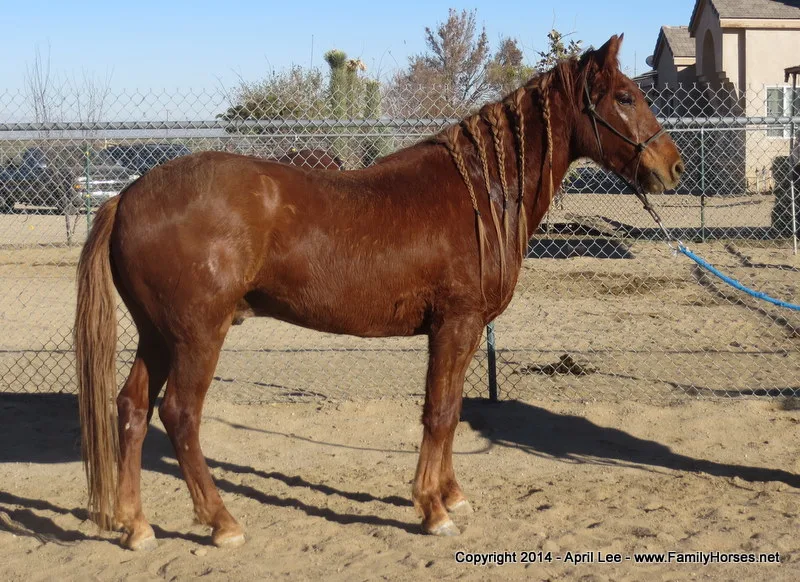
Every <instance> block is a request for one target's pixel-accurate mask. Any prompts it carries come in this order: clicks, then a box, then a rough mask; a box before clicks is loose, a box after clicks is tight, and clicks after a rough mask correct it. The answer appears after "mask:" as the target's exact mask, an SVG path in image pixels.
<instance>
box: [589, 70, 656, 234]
mask: <svg viewBox="0 0 800 582" xmlns="http://www.w3.org/2000/svg"><path fill="white" fill-rule="evenodd" d="M583 94H584V96H585V97H586V114H587V115H588V116H589V119H591V120H592V128H593V129H594V136H595V138H596V139H597V149H598V150H600V158H601V159H602V158H604V157H605V154H604V153H603V143H602V142H601V141H600V130H599V129H598V128H597V124H598V122H599V123H600V124H602V125H603V126H605V127H606V129H608V130H609V131H610V132H611V133H613V134H614V135H616V136H617V137H618V138H620V139H621V140H622V141H624V142H625V143H627V144H630V145H632V146H633V147H634V149H635V150H636V154H637V156H636V168H635V169H634V172H633V176H634V180H635V179H636V176H638V175H639V165H640V164H641V162H642V154H644V150H646V149H647V146H649V145H650V144H651V143H653V142H654V141H656V140H657V139H658V138H660V137H661V136H662V135H664V134H665V133H666V130H665V129H664V128H663V127H662V128H661V129H660V130H659V131H657V132H656V133H655V134H653V135H652V136H650V137H649V138H647V139H646V140H645V141H641V142H636V141H633V140H632V139H631V138H629V137H628V136H627V135H624V134H623V133H621V132H620V131H619V130H618V129H617V128H615V127H614V126H613V125H611V124H610V123H609V122H608V121H606V120H605V119H603V116H602V115H600V114H599V113H598V112H597V107H595V104H594V103H592V97H591V95H589V83H588V81H584V83H583ZM612 171H613V172H614V173H615V174H616V175H617V177H619V178H620V179H621V180H622V181H623V182H625V184H627V186H628V187H629V188H630V189H631V190H633V193H634V194H636V197H637V198H638V199H639V200H640V201H641V203H642V205H644V209H645V210H647V212H649V213H650V216H652V217H653V219H654V220H655V221H656V222H657V223H658V225H659V226H660V227H661V229H662V230H663V231H664V232H665V233H666V230H665V229H664V227H663V226H662V224H661V217H660V216H659V215H658V212H656V209H655V208H653V206H652V205H651V204H650V201H649V200H648V199H647V194H645V192H644V191H642V190H641V189H640V188H639V186H638V185H637V184H635V183H633V182H631V181H630V180H628V179H627V178H626V177H625V176H623V175H622V174H620V173H619V172H617V171H616V170H612ZM667 237H668V240H669V235H667Z"/></svg>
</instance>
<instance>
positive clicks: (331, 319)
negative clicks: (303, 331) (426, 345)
mask: <svg viewBox="0 0 800 582" xmlns="http://www.w3.org/2000/svg"><path fill="white" fill-rule="evenodd" d="M427 312H428V309H427V305H426V302H425V301H424V300H421V298H420V297H402V296H401V297H392V298H387V297H368V296H361V297H358V296H355V297H353V296H350V297H345V296H341V295H340V296H337V295H332V296H330V295H329V296H323V294H320V296H316V294H313V293H303V292H302V291H298V292H297V293H294V294H292V296H291V297H286V298H281V297H280V296H278V295H277V294H275V295H273V294H270V293H267V292H264V291H253V292H251V293H248V294H247V295H245V297H244V299H243V300H242V301H241V302H240V304H239V306H238V309H237V314H236V317H234V321H235V322H237V323H240V322H241V320H242V319H244V318H245V317H247V316H256V317H273V318H275V319H279V320H281V321H285V322H287V323H292V324H295V325H299V326H302V327H305V328H309V329H314V330H317V331H323V332H328V333H337V334H347V335H355V336H359V337H387V336H410V335H418V334H421V333H425V332H426V329H425V325H426V321H427V316H426V314H427ZM237 320H238V321H237Z"/></svg>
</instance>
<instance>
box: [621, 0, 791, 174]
mask: <svg viewBox="0 0 800 582" xmlns="http://www.w3.org/2000/svg"><path fill="white" fill-rule="evenodd" d="M648 64H650V66H651V67H652V69H653V70H652V71H650V72H649V73H648V74H646V75H643V76H642V77H640V78H638V79H637V80H638V81H639V82H640V85H642V87H643V88H649V89H650V90H651V91H652V94H653V95H655V98H654V104H655V105H656V108H657V110H659V112H660V113H662V114H664V115H665V116H686V115H689V116H697V115H704V114H705V115H712V116H713V115H717V116H734V117H736V116H748V117H786V116H788V115H789V114H790V111H791V103H790V97H791V90H790V88H789V85H788V84H787V83H786V82H785V69H786V68H787V67H791V66H794V65H798V64H800V0H697V1H696V2H695V5H694V9H693V10H692V14H691V16H690V18H689V24H688V26H663V27H662V28H661V30H660V31H659V34H658V38H657V40H656V45H655V50H654V52H653V55H652V57H649V59H648ZM695 84H697V85H699V86H700V87H702V88H703V89H699V90H698V89H693V90H692V91H693V92H692V95H687V93H686V91H685V90H682V89H681V88H680V87H681V86H682V87H683V88H686V87H692V86H693V85H695ZM796 105H797V103H796ZM764 127H765V129H763V130H759V131H753V130H752V128H750V130H748V131H741V132H729V133H728V134H727V135H718V136H715V137H711V136H707V137H704V139H705V140H709V139H710V140H711V141H710V143H709V142H708V141H706V143H705V144H704V146H703V147H705V148H706V149H708V148H709V147H710V148H711V149H712V150H718V155H717V157H721V156H724V157H726V158H727V160H728V162H727V165H726V167H725V168H724V171H725V172H728V173H729V174H730V172H733V171H734V169H735V168H737V167H740V168H743V169H744V175H742V176H741V179H742V180H741V181H742V184H743V185H744V187H745V188H748V189H752V188H751V186H752V183H753V182H754V181H755V182H756V183H759V181H760V180H759V176H763V175H765V174H766V173H768V171H769V168H770V164H771V163H772V160H773V159H774V158H775V156H779V155H786V154H788V142H789V131H788V129H787V128H783V127H775V126H772V127H768V126H764ZM695 141H696V140H695ZM718 170H723V169H722V168H719V169H718Z"/></svg>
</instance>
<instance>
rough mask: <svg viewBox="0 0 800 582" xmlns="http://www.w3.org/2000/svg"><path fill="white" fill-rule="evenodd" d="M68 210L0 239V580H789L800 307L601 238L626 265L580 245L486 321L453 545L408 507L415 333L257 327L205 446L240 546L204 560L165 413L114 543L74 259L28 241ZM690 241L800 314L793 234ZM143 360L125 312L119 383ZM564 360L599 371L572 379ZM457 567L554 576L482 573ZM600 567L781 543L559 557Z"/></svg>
mask: <svg viewBox="0 0 800 582" xmlns="http://www.w3.org/2000/svg"><path fill="white" fill-rule="evenodd" d="M720 204H722V202H720ZM754 208H755V206H754ZM689 210H691V212H692V213H694V212H695V211H696V210H697V209H696V208H693V209H689ZM689 210H687V212H689ZM764 213H765V216H766V215H768V210H765V211H764ZM0 218H2V217H0ZM20 219H21V217H11V218H10V220H12V221H13V220H20ZM56 219H57V217H38V218H35V219H34V218H33V217H31V218H29V219H28V221H29V222H27V223H23V222H20V224H19V225H18V226H20V228H19V231H18V234H19V236H20V237H21V238H20V241H18V242H19V244H24V245H28V247H27V248H19V247H17V246H7V247H2V248H0V297H3V298H4V300H3V301H2V302H0V445H2V446H0V556H1V557H2V559H1V560H0V579H2V580H25V581H26V582H28V581H30V580H51V579H53V578H61V579H63V580H86V579H97V580H156V579H165V580H189V579H195V578H199V577H202V578H204V579H208V580H227V579H271V578H286V579H315V580H316V579H321V578H325V579H334V580H336V579H342V580H344V579H347V580H353V579H355V580H359V579H361V580H367V579H380V578H384V579H392V580H395V579H399V580H418V579H428V578H443V579H454V578H459V579H460V578H464V579H468V580H472V579H475V580H482V579H487V578H510V579H514V578H523V577H525V578H530V579H534V580H536V579H540V580H575V579H582V580H642V579H647V580H684V579H692V578H696V579H710V580H743V579H744V580H796V579H798V578H800V544H798V543H797V531H798V525H800V497H798V491H800V461H799V460H798V458H797V455H796V451H797V446H796V443H797V442H798V437H800V434H799V432H800V428H798V423H800V412H798V411H797V410H796V409H797V407H798V401H797V398H796V396H800V374H798V370H800V314H798V313H794V312H786V311H782V310H779V309H778V308H773V307H771V306H769V305H766V304H763V303H761V302H758V301H756V300H753V299H749V298H747V297H746V296H742V295H740V294H738V293H737V292H734V291H731V290H730V289H729V288H727V287H725V286H724V285H722V284H721V283H719V282H718V281H717V280H715V279H712V278H709V277H708V276H706V275H704V274H703V273H702V272H701V271H699V270H698V269H697V268H696V267H695V266H694V265H693V264H692V263H691V262H690V261H688V259H685V258H683V257H677V258H675V257H672V256H670V253H669V252H668V249H666V247H665V246H664V245H663V244H661V243H647V242H638V243H635V244H634V245H632V246H629V241H627V242H626V241H624V240H620V239H616V238H614V237H613V236H609V237H607V238H601V239H598V240H595V242H593V243H588V242H587V244H595V245H598V244H599V245H601V246H603V247H606V246H607V247H608V248H611V247H612V246H615V248H616V247H619V246H620V245H621V248H622V249H623V250H625V249H627V250H626V253H627V254H628V255H629V258H625V259H617V260H610V259H608V260H607V259H604V260H600V259H597V258H592V257H591V256H587V255H591V254H592V253H587V252H583V251H585V250H586V249H583V251H581V252H576V253H575V254H574V255H572V256H570V258H566V259H541V260H528V261H526V262H525V264H524V266H523V271H522V273H521V276H520V282H519V286H518V289H517V293H516V297H515V300H514V301H513V303H512V304H511V306H510V307H509V309H508V310H507V311H506V313H505V314H503V316H502V317H500V318H499V319H498V321H497V347H498V354H497V356H498V362H499V366H498V375H499V389H500V395H501V398H502V399H503V401H502V402H501V403H499V404H490V403H487V402H484V401H481V400H477V399H475V400H469V401H468V403H467V406H466V408H465V411H464V414H463V419H464V422H462V424H461V426H460V428H459V432H458V436H457V442H456V451H457V457H456V466H457V471H458V474H459V476H460V480H461V483H462V486H463V487H464V489H465V491H466V492H467V494H468V495H469V496H470V497H471V500H472V502H473V505H474V507H475V509H476V512H475V513H474V514H472V515H469V516H458V517H457V518H456V521H457V523H458V525H459V526H460V527H461V528H462V530H463V533H462V535H461V536H460V537H459V538H457V539H435V538H431V537H427V536H423V535H421V534H420V528H419V525H418V522H417V518H416V516H415V515H414V511H413V509H412V507H411V505H410V501H409V498H410V481H411V479H412V477H413V473H414V468H415V464H416V454H417V447H418V445H419V441H420V437H421V429H420V425H419V415H420V412H421V406H420V403H421V399H422V392H423V377H424V371H425V353H424V348H425V340H424V338H410V339H404V338H400V339H380V340H362V339H357V338H348V337H342V336H332V335H326V334H318V333H315V332H310V331H306V330H301V329H299V328H294V327H291V326H287V325H284V324H281V323H278V322H273V321H268V320H257V319H252V320H248V321H246V322H245V323H244V324H243V325H241V326H237V327H235V328H233V329H232V330H231V332H230V334H229V337H228V340H227V342H226V345H225V349H224V352H223V355H222V358H221V360H220V364H219V367H218V370H217V375H216V378H215V381H214V383H213V384H212V387H211V390H210V392H209V397H208V400H207V407H206V413H205V417H204V418H205V420H204V424H203V432H202V441H203V444H204V447H205V452H206V454H207V456H208V458H209V465H210V466H211V467H212V471H213V473H214V475H215V477H216V479H217V482H218V484H219V487H220V490H221V492H222V495H223V497H224V499H225V501H226V503H227V504H228V506H229V509H230V510H231V511H232V512H233V513H234V515H236V516H237V517H238V518H239V519H240V520H241V522H242V524H243V525H244V526H245V528H246V530H247V534H248V537H249V540H248V543H247V544H246V545H245V546H244V547H243V548H240V549H237V550H231V551H222V550H217V549H215V548H213V547H211V546H210V545H208V543H209V539H208V535H207V534H208V532H206V531H205V530H204V528H202V527H199V526H196V525H193V524H192V512H191V503H190V499H189V496H188V493H187V491H186V488H185V486H184V484H183V482H182V480H181V479H180V478H179V476H178V470H177V465H176V462H175V461H174V456H173V454H172V451H171V450H170V447H169V444H168V442H167V439H166V437H165V435H164V433H163V429H162V428H161V426H160V424H159V423H158V421H155V424H154V426H153V429H152V430H151V433H150V435H149V437H148V441H147V443H146V454H145V460H144V466H145V472H144V477H143V498H144V502H145V510H146V512H147V514H148V516H149V517H150V519H151V521H152V522H153V524H154V526H156V527H157V530H156V531H157V535H158V537H159V538H160V545H159V546H158V548H157V549H155V550H154V551H152V552H148V553H146V554H134V553H131V552H126V551H123V550H122V549H120V548H119V547H118V545H117V544H116V536H112V535H105V534H102V535H101V534H99V533H98V532H97V531H96V529H95V528H94V526H93V525H92V524H91V523H90V522H89V521H87V519H86V518H87V514H86V512H85V510H84V509H83V507H84V505H85V485H84V480H83V475H82V469H81V467H80V463H79V450H78V426H77V420H76V417H77V414H76V411H75V408H76V402H75V397H74V395H72V393H71V392H72V391H73V390H74V380H73V374H72V367H73V360H72V355H71V342H70V329H71V324H72V318H73V309H74V307H73V306H74V302H75V296H74V293H75V291H74V270H75V262H76V259H77V253H78V249H77V248H65V247H59V246H49V245H48V244H42V245H40V246H31V241H32V240H33V239H31V240H28V239H27V238H25V237H28V236H31V237H33V236H34V235H33V234H29V233H33V232H35V231H36V229H37V228H40V227H42V225H47V224H48V221H50V222H52V221H53V220H56ZM763 219H764V216H762V217H760V218H758V220H755V219H754V222H753V224H756V222H763ZM687 220H688V219H687ZM1 226H2V224H0V227H1ZM722 226H724V224H723V225H722ZM30 227H33V228H30ZM26 229H27V230H26ZM53 232H55V231H53ZM612 234H613V233H612ZM53 236H56V235H55V234H54V235H53ZM15 244H16V243H15ZM691 246H692V247H693V248H694V249H695V250H697V251H698V252H699V253H700V254H701V255H703V256H704V257H705V258H707V259H708V260H709V261H711V262H712V263H714V264H715V265H717V266H718V267H719V268H721V269H722V270H724V271H725V272H728V273H730V274H732V275H733V276H735V277H737V278H738V279H740V280H741V281H743V282H744V283H745V284H748V285H750V286H752V287H755V288H757V289H759V290H762V291H765V292H768V293H770V294H772V295H774V296H776V297H780V298H782V299H785V300H787V301H793V302H795V303H797V302H800V285H798V278H797V273H798V271H800V262H798V261H800V259H798V258H797V257H793V256H792V255H791V252H790V250H789V249H788V248H787V246H786V243H785V241H784V242H783V243H781V245H776V244H775V243H773V242H765V243H760V242H757V241H749V242H748V241H738V242H736V243H735V244H730V243H727V244H726V243H723V242H712V243H705V244H702V243H697V244H695V243H692V244H691ZM595 250H597V249H595ZM134 347H135V332H134V331H133V330H132V329H131V328H130V324H129V322H128V321H127V320H126V319H125V318H124V317H122V319H121V320H120V349H121V352H120V359H119V371H120V380H121V379H122V378H123V377H124V374H125V373H126V372H127V366H128V363H129V360H130V358H131V350H132V349H134ZM564 354H568V355H569V356H570V358H572V360H573V361H574V362H576V363H577V365H578V369H579V370H580V371H582V372H585V373H584V374H582V375H578V374H575V373H560V371H561V370H560V368H559V367H558V366H557V365H556V364H557V363H558V362H559V359H560V358H561V357H562V356H563V355H564ZM485 367H486V355H485V352H481V353H480V354H479V355H478V357H476V360H475V362H474V364H473V367H472V369H471V371H470V374H469V376H468V379H467V384H466V386H465V393H466V394H467V395H468V396H473V397H474V396H480V395H486V372H485ZM573 371H574V370H573ZM719 397H727V398H722V399H720V398H719ZM458 551H466V552H505V551H509V552H516V553H517V555H516V558H517V561H521V560H522V559H523V555H522V553H523V552H531V551H533V552H538V551H542V552H544V553H545V555H546V554H547V552H550V555H551V557H552V559H553V561H552V562H549V563H536V564H528V565H526V564H520V563H517V564H506V565H503V566H496V565H495V566H488V567H476V566H472V565H466V564H459V563H457V562H456V561H455V558H454V556H455V553H456V552H458ZM587 551H593V552H597V551H602V552H605V553H608V552H619V553H620V554H621V555H622V556H623V559H624V557H626V556H630V557H631V558H633V556H634V553H636V552H644V551H653V552H668V551H680V552H699V551H705V552H756V553H758V552H780V555H781V560H782V563H781V564H780V565H738V564H712V565H708V566H700V565H686V564H670V565H662V566H643V565H636V564H633V563H632V562H631V561H628V560H625V561H624V562H623V563H622V564H616V565H614V564H598V563H595V564H588V565H586V564H584V565H574V564H570V563H565V561H564V557H565V556H567V552H572V553H575V552H587ZM559 557H560V558H561V560H559V559H558V558H559Z"/></svg>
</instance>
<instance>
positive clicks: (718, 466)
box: [0, 393, 800, 543]
mask: <svg viewBox="0 0 800 582" xmlns="http://www.w3.org/2000/svg"><path fill="white" fill-rule="evenodd" d="M462 419H463V420H464V421H465V422H466V423H467V424H469V426H470V427H471V428H472V429H473V430H476V431H478V432H480V433H481V434H482V435H483V436H484V437H485V438H486V439H487V440H489V442H490V447H489V448H491V447H492V446H505V447H514V448H518V449H520V450H523V451H526V452H529V453H531V454H535V455H544V456H547V457H549V458H554V459H558V460H563V461H565V462H575V463H602V464H612V465H625V466H636V467H639V468H644V469H647V468H658V467H663V468H668V469H674V470H679V471H689V472H704V473H708V474H710V475H715V476H720V477H739V478H740V479H743V480H746V481H782V482H784V483H787V484H788V485H791V486H792V487H800V476H798V475H795V474H793V473H789V472H787V471H783V470H779V469H766V468H761V467H751V466H746V465H738V464H726V463H718V462H715V461H709V460H705V459H696V458H693V457H689V456H685V455H680V454H677V453H674V452H672V451H671V450H670V449H669V448H668V447H666V446H664V445H662V444H660V443H658V442H655V441H649V440H645V439H640V438H637V437H634V436H632V435H630V434H628V433H626V432H624V431H621V430H618V429H614V428H607V427H602V426H599V425H596V424H594V423H592V422H591V421H589V420H586V419H585V418H582V417H579V416H571V415H563V414H556V413H553V412H549V411H547V410H545V409H543V408H539V407H536V406H532V405H530V404H526V403H523V402H519V401H503V402H499V403H492V402H488V401H486V400H483V399H467V400H465V403H464V409H463V413H462ZM231 426H232V427H233V428H234V429H235V430H256V431H257V430H259V429H258V428H257V427H246V426H242V425H231ZM274 434H280V435H282V436H283V437H284V438H288V439H294V438H301V437H295V436H294V435H289V434H283V433H274ZM302 440H304V441H305V442H307V443H311V444H312V445H314V444H316V445H319V446H321V447H341V446H346V445H342V444H337V443H329V442H324V441H314V440H312V439H307V438H302ZM79 441H80V427H79V424H78V413H77V399H76V397H75V395H72V394H7V393H0V442H2V443H4V446H2V447H0V463H36V464H48V463H67V462H77V461H79V460H80V445H79ZM408 452H409V454H413V451H408ZM476 454H480V452H478V453H476ZM173 459H174V453H173V451H172V446H171V444H170V442H169V439H168V438H167V436H166V434H165V433H164V432H163V431H162V430H161V429H160V428H159V427H157V426H151V427H150V430H149V431H148V436H147V439H146V440H145V446H144V450H143V460H142V464H143V467H144V468H145V469H146V470H151V471H156V472H160V473H163V474H166V475H171V476H173V477H176V478H180V470H179V468H178V466H177V464H176V463H175V462H174V460H173ZM208 465H209V466H210V467H211V468H217V469H221V470H223V471H224V472H226V473H229V475H223V476H222V477H221V478H218V479H217V480H216V482H217V486H218V487H219V489H220V490H221V491H223V492H226V493H229V494H235V495H242V496H244V497H247V498H250V499H252V500H254V501H257V502H259V503H262V504H264V505H266V506H273V507H293V508H297V509H300V510H302V511H303V512H305V513H306V514H307V515H310V516H315V517H321V518H323V519H325V520H328V521H332V522H335V523H340V524H350V523H360V524H367V525H373V526H389V527H393V528H398V529H402V530H404V531H407V532H411V533H414V532H417V531H419V526H418V525H417V523H416V520H415V518H414V517H413V516H412V514H411V513H410V512H409V521H408V522H405V521H399V520H396V519H387V518H383V517H379V516H376V515H364V514H355V513H352V514H351V513H341V512H337V511H334V510H332V509H330V508H329V507H327V504H324V505H323V506H316V505H313V504H311V503H308V502H306V501H302V500H300V499H296V498H293V497H289V496H278V495H273V494H268V493H265V492H264V491H262V490H260V489H258V488H255V487H252V486H250V485H245V484H243V483H241V482H236V481H240V479H238V478H236V477H235V476H241V475H249V476H253V477H258V478H261V479H265V480H276V481H280V482H282V483H284V484H286V485H288V486H289V487H293V488H295V487H299V488H304V489H310V490H313V491H315V492H318V493H321V494H324V495H326V496H331V495H336V496H340V497H343V498H345V499H347V500H348V501H352V502H355V503H369V502H379V503H383V504H386V505H392V506H395V507H409V508H410V506H411V503H410V501H409V500H408V499H405V498H403V497H398V496H385V497H376V496H374V495H372V494H370V493H367V492H361V491H346V490H342V489H338V488H335V487H332V486H330V485H325V484H319V483H313V482H310V481H308V480H306V479H304V478H302V477H300V476H291V475H285V474H283V473H279V472H275V471H264V470H262V469H259V468H255V467H250V466H246V465H240V464H235V463H231V462H222V461H217V460H215V459H213V458H209V459H208ZM47 513H55V514H57V515H59V516H62V515H68V514H71V515H72V516H74V517H75V518H76V519H78V520H80V521H84V520H86V519H87V518H88V514H87V512H86V510H85V509H84V508H80V507H78V508H66V507H62V506H59V505H57V504H56V503H54V502H52V501H48V500H41V499H34V498H30V497H26V496H23V495H20V494H18V493H12V492H11V491H7V490H5V488H4V489H0V529H3V530H6V531H10V532H12V533H15V534H17V535H27V536H32V537H36V538H38V539H40V540H42V541H51V542H55V543H71V542H76V541H80V540H84V539H99V537H98V536H97V535H92V534H86V533H83V532H79V531H70V530H68V529H64V528H63V527H62V526H60V525H58V524H57V523H56V521H55V520H54V519H51V518H49V517H47V516H46V514H47ZM156 535H157V536H159V537H161V538H182V539H186V540H190V541H193V542H196V543H207V539H206V538H205V537H202V536H199V535H197V534H182V533H178V532H170V531H166V530H163V529H160V528H156Z"/></svg>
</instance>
